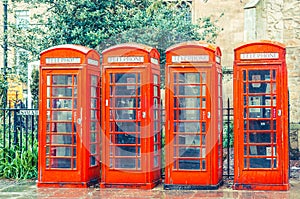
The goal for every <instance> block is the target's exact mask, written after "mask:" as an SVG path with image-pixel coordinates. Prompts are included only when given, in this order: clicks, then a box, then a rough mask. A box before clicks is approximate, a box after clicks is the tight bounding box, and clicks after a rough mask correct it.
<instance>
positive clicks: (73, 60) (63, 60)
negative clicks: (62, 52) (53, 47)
mask: <svg viewBox="0 0 300 199" xmlns="http://www.w3.org/2000/svg"><path fill="white" fill-rule="evenodd" d="M80 63H81V60H80V58H77V57H53V58H46V64H80Z"/></svg>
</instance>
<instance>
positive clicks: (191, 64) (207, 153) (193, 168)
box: [164, 41, 223, 189]
mask: <svg viewBox="0 0 300 199" xmlns="http://www.w3.org/2000/svg"><path fill="white" fill-rule="evenodd" d="M220 60H221V51H220V48H219V47H217V46H214V45H211V44H207V43H203V42H198V41H192V42H185V43H180V44H177V45H175V46H172V47H170V48H168V49H167V50H166V99H165V106H166V167H165V176H166V178H165V185H164V188H165V189H217V188H218V187H219V186H220V184H221V183H222V172H223V168H222V167H223V162H222V153H223V152H222V132H223V129H222V128H223V124H222V67H221V63H220Z"/></svg>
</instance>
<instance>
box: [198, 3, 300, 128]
mask: <svg viewBox="0 0 300 199" xmlns="http://www.w3.org/2000/svg"><path fill="white" fill-rule="evenodd" d="M192 13H193V20H194V21H195V20H196V19H197V18H199V17H202V16H212V17H213V18H215V19H217V18H218V17H219V16H220V14H221V13H224V15H223V17H221V18H220V19H219V22H218V25H219V26H220V27H222V28H223V31H222V32H221V33H220V34H219V37H218V39H217V41H216V44H217V45H219V46H220V47H221V50H222V54H223V55H222V65H223V68H224V69H229V70H232V67H233V59H234V58H233V52H234V51H233V50H234V48H235V47H236V46H238V45H239V44H240V43H241V42H245V41H252V40H275V41H278V42H281V43H283V44H285V45H286V61H287V67H288V84H289V92H290V107H291V108H290V121H291V123H294V124H298V123H300V94H299V91H298V89H299V88H300V1H299V0H209V1H208V2H205V1H202V0H193V8H192ZM231 80H232V78H231V77H230V76H225V77H224V100H226V99H227V98H230V99H231V98H232V81H231Z"/></svg>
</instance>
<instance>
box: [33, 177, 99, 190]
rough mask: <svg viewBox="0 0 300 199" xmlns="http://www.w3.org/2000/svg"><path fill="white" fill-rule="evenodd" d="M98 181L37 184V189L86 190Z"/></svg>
mask: <svg viewBox="0 0 300 199" xmlns="http://www.w3.org/2000/svg"><path fill="white" fill-rule="evenodd" d="M97 184H99V179H94V180H90V181H89V182H37V187H38V188H42V187H49V188H88V187H92V186H97Z"/></svg>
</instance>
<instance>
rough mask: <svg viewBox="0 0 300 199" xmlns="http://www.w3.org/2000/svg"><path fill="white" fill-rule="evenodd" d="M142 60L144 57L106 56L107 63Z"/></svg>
mask: <svg viewBox="0 0 300 199" xmlns="http://www.w3.org/2000/svg"><path fill="white" fill-rule="evenodd" d="M136 62H144V57H141V56H130V57H108V63H136Z"/></svg>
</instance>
